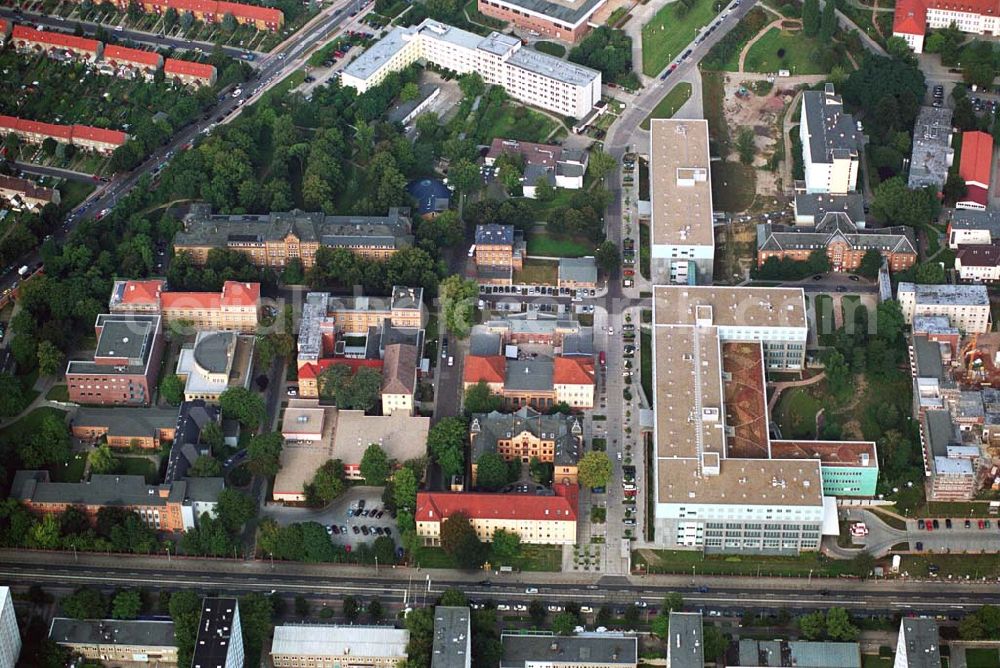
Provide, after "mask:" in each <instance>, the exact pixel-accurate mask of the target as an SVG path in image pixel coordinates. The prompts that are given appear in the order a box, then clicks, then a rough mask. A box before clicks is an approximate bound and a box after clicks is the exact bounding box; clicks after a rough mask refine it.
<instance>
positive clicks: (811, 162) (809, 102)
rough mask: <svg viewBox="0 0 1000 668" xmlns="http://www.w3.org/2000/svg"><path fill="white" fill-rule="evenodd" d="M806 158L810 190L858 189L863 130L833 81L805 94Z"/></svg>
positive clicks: (801, 128)
mask: <svg viewBox="0 0 1000 668" xmlns="http://www.w3.org/2000/svg"><path fill="white" fill-rule="evenodd" d="M799 135H800V137H801V139H802V158H803V161H804V162H805V176H806V178H805V191H806V192H807V193H833V194H837V195H840V194H844V193H848V192H851V191H852V190H854V189H855V187H856V186H857V182H858V168H859V165H860V158H859V154H860V149H861V142H862V139H861V133H860V132H858V130H857V127H856V126H855V122H854V118H853V117H852V116H851V115H850V114H847V113H844V102H843V100H842V99H841V98H840V96H839V95H837V94H836V93H835V92H834V87H833V84H826V85H825V86H824V88H823V90H822V91H806V92H805V93H803V94H802V124H801V125H800V126H799Z"/></svg>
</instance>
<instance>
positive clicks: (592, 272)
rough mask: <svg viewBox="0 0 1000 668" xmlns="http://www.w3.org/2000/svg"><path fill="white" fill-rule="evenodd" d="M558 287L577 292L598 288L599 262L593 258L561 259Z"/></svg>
mask: <svg viewBox="0 0 1000 668" xmlns="http://www.w3.org/2000/svg"><path fill="white" fill-rule="evenodd" d="M556 287H559V288H569V289H570V290H577V289H580V288H596V287H597V262H596V261H595V260H594V258H593V257H590V256H588V257H577V258H571V257H561V258H559V273H558V274H557V280H556Z"/></svg>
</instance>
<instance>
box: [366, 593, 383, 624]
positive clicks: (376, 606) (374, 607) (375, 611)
mask: <svg viewBox="0 0 1000 668" xmlns="http://www.w3.org/2000/svg"><path fill="white" fill-rule="evenodd" d="M382 616H383V612H382V601H381V600H379V598H378V597H375V598H373V599H372V600H371V601H369V602H368V619H369V620H370V621H371V623H372V624H378V623H379V622H381V621H382Z"/></svg>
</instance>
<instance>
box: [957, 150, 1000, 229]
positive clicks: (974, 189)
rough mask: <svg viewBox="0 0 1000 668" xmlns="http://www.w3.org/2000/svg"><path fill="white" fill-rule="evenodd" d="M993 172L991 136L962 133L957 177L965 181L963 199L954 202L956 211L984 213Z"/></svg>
mask: <svg viewBox="0 0 1000 668" xmlns="http://www.w3.org/2000/svg"><path fill="white" fill-rule="evenodd" d="M992 172H993V136H992V135H990V134H988V133H986V132H980V131H978V130H975V131H972V132H964V133H962V159H961V162H959V165H958V175H959V176H961V177H962V178H963V179H964V180H965V188H966V193H965V197H964V198H962V199H961V200H959V201H958V202H955V208H957V209H974V210H977V211H985V210H986V206H987V204H988V203H989V188H990V175H991V174H992Z"/></svg>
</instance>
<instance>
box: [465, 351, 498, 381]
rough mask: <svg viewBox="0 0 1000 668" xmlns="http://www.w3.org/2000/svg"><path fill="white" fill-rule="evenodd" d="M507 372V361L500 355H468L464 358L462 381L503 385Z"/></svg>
mask: <svg viewBox="0 0 1000 668" xmlns="http://www.w3.org/2000/svg"><path fill="white" fill-rule="evenodd" d="M506 371H507V360H506V359H504V358H503V357H502V356H500V355H489V356H479V355H469V356H467V357H466V358H465V371H464V372H463V374H462V379H463V380H464V381H465V382H466V383H478V382H479V381H485V382H487V383H503V382H504V377H505V374H506Z"/></svg>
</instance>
